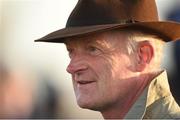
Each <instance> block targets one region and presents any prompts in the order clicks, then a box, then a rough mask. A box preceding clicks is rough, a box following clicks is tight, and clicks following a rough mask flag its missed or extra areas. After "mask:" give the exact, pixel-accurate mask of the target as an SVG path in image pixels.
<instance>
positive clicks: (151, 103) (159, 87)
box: [125, 71, 180, 119]
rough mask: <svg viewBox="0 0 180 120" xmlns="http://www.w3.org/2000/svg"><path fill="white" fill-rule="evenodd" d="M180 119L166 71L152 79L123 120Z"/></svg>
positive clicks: (179, 111)
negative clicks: (129, 119)
mask: <svg viewBox="0 0 180 120" xmlns="http://www.w3.org/2000/svg"><path fill="white" fill-rule="evenodd" d="M128 118H134V119H178V118H179V119H180V107H179V106H178V104H177V103H176V101H175V100H174V98H173V96H172V94H171V92H170V88H169V84H168V79H167V73H166V71H163V72H162V73H161V74H160V75H159V76H157V77H156V78H155V79H153V80H152V81H151V83H150V85H149V86H147V87H146V89H145V90H144V91H143V93H142V95H141V96H140V97H139V98H138V100H137V101H136V102H135V104H134V105H133V106H132V107H131V109H130V111H129V112H128V113H127V115H126V116H125V119H128Z"/></svg>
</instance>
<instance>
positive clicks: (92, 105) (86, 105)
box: [77, 101, 101, 111]
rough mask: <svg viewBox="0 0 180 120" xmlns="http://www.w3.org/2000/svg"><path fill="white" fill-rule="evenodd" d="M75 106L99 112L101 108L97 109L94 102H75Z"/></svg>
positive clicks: (97, 106)
mask: <svg viewBox="0 0 180 120" xmlns="http://www.w3.org/2000/svg"><path fill="white" fill-rule="evenodd" d="M77 104H78V106H79V107H80V108H83V109H89V110H93V111H100V110H101V107H99V105H98V104H96V103H95V102H92V101H91V102H90V101H89V102H87V101H85V102H83V101H77Z"/></svg>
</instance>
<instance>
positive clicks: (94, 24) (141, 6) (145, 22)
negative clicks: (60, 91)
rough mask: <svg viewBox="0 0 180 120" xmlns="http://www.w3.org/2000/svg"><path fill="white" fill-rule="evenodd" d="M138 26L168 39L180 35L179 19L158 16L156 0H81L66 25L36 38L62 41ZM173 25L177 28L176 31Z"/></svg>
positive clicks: (47, 40) (44, 40) (46, 40)
mask: <svg viewBox="0 0 180 120" xmlns="http://www.w3.org/2000/svg"><path fill="white" fill-rule="evenodd" d="M127 21H138V22H127ZM134 26H135V27H136V28H138V27H139V28H140V27H141V28H145V29H149V30H151V31H153V32H156V33H157V34H158V35H159V36H162V37H163V38H165V39H166V41H170V40H171V39H177V38H179V36H180V35H179V34H180V25H179V24H178V23H174V22H160V21H159V20H158V12H157V7H156V2H155V0H79V1H78V2H77V4H76V6H75V8H74V9H73V11H72V12H71V14H70V16H69V18H68V20H67V23H66V27H65V28H63V29H60V30H57V31H55V32H52V33H50V34H48V35H46V36H44V37H42V38H40V39H38V40H36V41H43V42H60V43H61V42H64V39H65V38H68V37H74V36H80V35H85V34H90V33H94V32H98V31H105V30H109V29H115V28H121V27H122V28H125V27H134ZM172 29H174V30H175V31H174V32H172Z"/></svg>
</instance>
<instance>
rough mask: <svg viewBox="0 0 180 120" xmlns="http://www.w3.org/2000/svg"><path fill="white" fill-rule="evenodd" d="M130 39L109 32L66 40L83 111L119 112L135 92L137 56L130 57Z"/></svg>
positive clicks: (76, 89)
mask: <svg viewBox="0 0 180 120" xmlns="http://www.w3.org/2000/svg"><path fill="white" fill-rule="evenodd" d="M126 39H127V38H126V37H125V36H123V35H119V37H118V38H117V37H114V38H112V37H109V33H101V34H98V35H91V36H83V37H79V38H71V39H69V40H67V41H66V47H67V50H68V51H69V56H70V63H69V65H68V67H67V71H68V72H69V73H70V74H71V75H72V81H73V86H74V91H75V95H76V99H77V103H78V105H79V106H80V107H82V108H87V109H92V110H97V111H101V112H105V111H108V110H112V109H114V110H115V109H116V108H117V109H118V108H120V107H121V106H123V104H124V101H126V100H129V99H131V98H130V97H131V94H133V91H134V90H135V89H136V87H137V86H136V85H137V80H135V79H133V77H134V76H135V75H136V74H135V72H134V71H135V60H134V58H135V55H131V54H128V50H127V47H126V42H127V40H126Z"/></svg>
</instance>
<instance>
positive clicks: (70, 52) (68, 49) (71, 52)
mask: <svg viewBox="0 0 180 120" xmlns="http://www.w3.org/2000/svg"><path fill="white" fill-rule="evenodd" d="M67 51H68V54H69V57H70V58H71V57H72V54H73V49H71V48H67Z"/></svg>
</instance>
